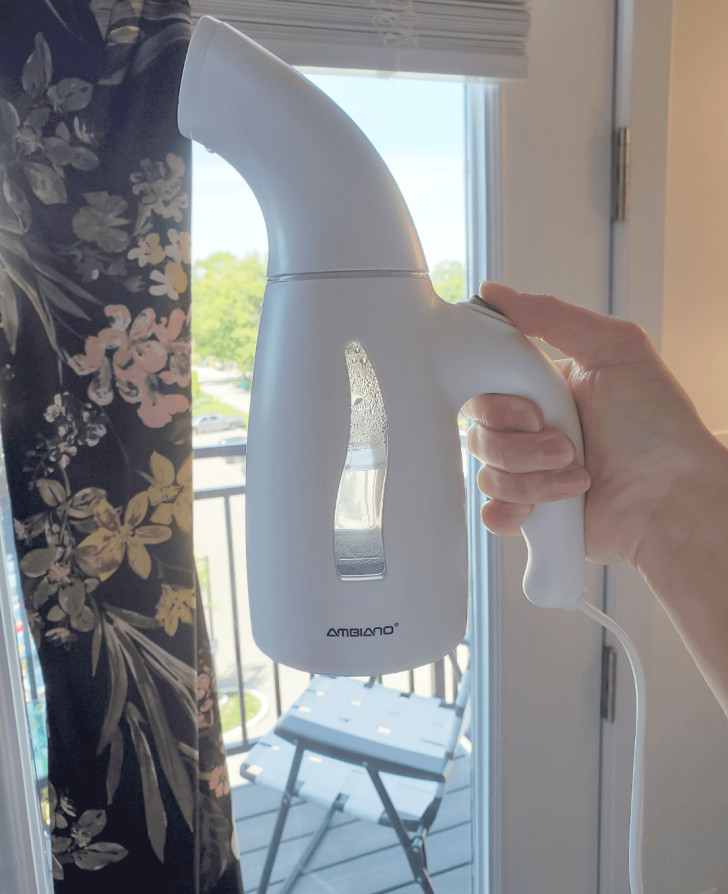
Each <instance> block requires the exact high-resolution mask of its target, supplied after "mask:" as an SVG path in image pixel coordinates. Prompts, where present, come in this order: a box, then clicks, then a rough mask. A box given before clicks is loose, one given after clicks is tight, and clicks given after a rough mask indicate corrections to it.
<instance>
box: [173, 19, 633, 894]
mask: <svg viewBox="0 0 728 894" xmlns="http://www.w3.org/2000/svg"><path fill="white" fill-rule="evenodd" d="M178 122H179V128H180V131H181V132H182V134H184V135H185V136H187V137H189V138H191V139H195V140H198V141H199V142H200V143H202V144H203V145H204V146H206V147H207V148H208V149H210V150H211V151H213V152H215V153H217V154H219V155H220V156H222V157H223V158H224V159H226V160H227V161H228V162H230V164H232V165H233V167H234V168H236V169H237V171H238V172H239V173H240V174H241V176H242V177H243V178H244V179H245V180H246V181H247V182H248V184H249V185H250V187H251V188H252V190H253V192H254V193H255V195H256V198H257V199H258V202H259V204H260V206H261V209H262V212H263V216H264V218H265V223H266V229H267V232H268V242H269V259H268V281H267V285H266V290H265V297H264V301H263V311H262V316H261V322H260V331H259V337H258V346H257V352H256V359H255V371H254V384H253V390H252V396H251V406H250V425H249V432H248V443H247V485H246V538H247V566H248V592H249V599H250V611H251V622H252V629H253V635H254V637H255V640H256V642H257V644H258V645H259V646H260V648H261V649H262V650H263V651H264V652H265V653H266V654H268V655H269V656H270V657H272V658H274V659H275V660H276V661H279V662H281V663H283V664H286V665H289V666H292V667H295V668H299V669H301V670H305V671H309V672H311V673H323V674H331V675H351V676H360V675H367V676H368V675H379V674H386V673H392V672H396V671H401V670H406V669H410V668H413V667H418V666H421V665H423V664H427V663H429V662H432V661H435V660H437V659H439V658H441V657H442V656H443V655H445V654H447V653H449V652H451V651H453V650H454V649H455V648H456V646H457V645H458V644H459V643H460V642H461V641H462V638H463V636H464V633H465V626H466V610H467V592H468V586H467V583H468V582H467V541H466V521H465V501H464V485H463V475H462V457H461V450H460V442H459V438H458V433H457V424H456V423H457V415H458V411H459V409H460V408H461V407H462V405H463V404H464V403H465V402H466V401H467V400H468V399H470V398H471V397H472V396H473V395H475V394H480V393H482V392H484V391H490V392H495V393H506V394H519V395H523V396H525V397H528V398H530V399H531V400H533V401H535V402H536V403H537V404H538V405H539V406H540V407H541V410H542V412H543V415H544V418H545V420H546V422H547V424H549V425H552V426H555V427H557V428H560V429H561V430H562V431H564V432H565V433H566V434H567V435H568V436H569V437H570V438H571V440H572V441H573V442H574V444H575V445H576V449H577V453H578V460H579V461H583V447H582V435H581V428H580V423H579V417H578V414H577V411H576V408H575V405H574V402H573V399H572V397H571V393H570V391H569V389H568V387H567V385H566V383H565V381H564V379H563V377H562V375H561V374H560V373H559V371H558V370H557V369H556V367H555V366H554V365H553V364H552V363H551V361H550V360H549V359H548V358H547V357H546V356H545V355H544V354H543V353H542V352H541V351H540V350H539V349H538V348H537V347H536V346H535V345H534V344H533V343H532V342H531V341H529V340H528V339H527V338H525V337H524V336H523V335H522V334H521V333H520V332H519V331H518V330H517V329H516V328H515V327H514V326H512V325H511V324H510V323H509V322H508V320H507V319H506V318H505V317H504V316H502V315H501V314H500V313H498V312H497V311H495V310H493V309H491V308H489V307H488V306H487V305H486V304H485V303H484V302H482V301H480V299H478V298H474V299H472V300H471V301H470V302H467V303H462V304H459V305H449V304H447V303H445V302H444V301H442V300H441V299H440V298H439V297H438V296H437V295H436V294H435V292H434V290H433V287H432V284H431V282H430V279H429V276H428V272H427V266H426V263H425V259H424V255H423V252H422V248H421V246H420V241H419V238H418V235H417V232H416V230H415V227H414V224H413V222H412V219H411V217H410V214H409V211H408V209H407V206H406V205H405V202H404V199H403V198H402V195H401V194H400V192H399V189H398V187H397V185H396V184H395V182H394V180H393V178H392V176H391V174H390V172H389V170H388V168H387V167H386V165H385V164H384V162H383V161H382V159H381V158H380V157H379V155H378V154H377V152H376V151H375V149H374V148H373V147H372V145H371V144H370V143H369V141H368V140H367V139H366V137H365V136H364V135H363V134H362V133H361V131H360V130H359V128H358V127H357V126H356V125H355V124H354V123H353V122H352V121H351V119H349V118H348V117H347V116H346V115H345V114H344V113H343V112H342V110H341V109H340V108H339V107H338V106H337V105H336V104H335V103H333V102H332V101H331V100H330V99H329V98H328V97H327V96H326V95H325V94H324V93H322V92H321V91H320V90H318V89H317V88H316V87H315V86H314V85H312V84H311V83H310V82H309V81H308V80H307V79H306V78H305V77H303V76H302V75H301V74H299V73H298V72H296V71H295V70H294V69H292V68H290V67H289V66H288V65H286V64H285V63H284V62H282V61H281V60H280V59H278V58H277V57H276V56H274V55H272V54H271V53H269V52H268V51H267V50H265V49H263V48H262V47H260V46H259V45H258V44H256V43H255V42H253V41H252V40H250V39H249V38H247V37H245V36H244V35H242V34H240V33H239V32H238V31H236V30H234V29H233V28H231V27H230V26H228V25H226V24H223V23H221V22H218V21H216V20H215V19H213V18H210V17H203V18H201V19H200V21H199V23H198V25H197V27H196V29H195V32H194V34H193V37H192V41H191V43H190V47H189V50H188V55H187V60H186V62H185V68H184V72H183V75H182V83H181V87H180V97H179V110H178ZM523 533H524V536H525V539H526V542H527V545H528V561H527V565H526V571H525V576H524V580H523V589H524V592H525V594H526V596H527V597H528V599H529V600H530V601H531V602H533V603H535V604H536V605H541V606H547V607H552V608H564V609H567V610H570V609H574V608H581V609H583V610H586V611H587V613H590V614H592V616H593V617H596V618H597V619H598V620H600V621H601V623H606V622H609V619H608V618H606V616H601V617H597V616H598V615H600V614H601V613H599V612H597V610H596V609H592V608H591V606H587V605H586V604H585V603H584V602H583V601H582V590H583V578H584V534H583V499H582V498H581V497H579V498H575V499H569V500H563V501H560V502H554V503H547V504H541V505H539V506H536V507H535V509H534V511H533V513H532V515H531V517H530V518H529V519H528V521H527V522H526V523H525V524H524V526H523ZM595 613H596V614H595ZM633 826H635V827H636V826H637V824H636V823H633ZM637 890H638V889H637V888H636V887H633V891H635V894H636V892H637Z"/></svg>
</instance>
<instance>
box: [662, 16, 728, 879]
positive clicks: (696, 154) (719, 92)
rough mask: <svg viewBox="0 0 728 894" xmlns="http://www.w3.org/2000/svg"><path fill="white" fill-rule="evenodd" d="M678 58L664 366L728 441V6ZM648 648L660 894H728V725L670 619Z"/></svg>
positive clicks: (679, 44) (697, 29)
mask: <svg viewBox="0 0 728 894" xmlns="http://www.w3.org/2000/svg"><path fill="white" fill-rule="evenodd" d="M670 57H671V68H670V92H669V113H668V132H667V170H666V190H665V197H666V201H665V242H664V302H663V307H662V356H663V358H664V359H665V361H666V362H667V364H668V365H669V366H670V368H671V369H672V370H673V372H674V373H675V374H676V376H677V378H678V380H679V381H680V382H681V383H682V384H683V385H684V387H685V388H686V389H687V391H688V393H689V394H690V395H691V397H692V399H693V401H694V402H695V404H696V407H697V408H698V411H699V412H700V414H701V416H702V418H703V420H704V422H705V423H706V424H707V425H708V427H709V428H711V429H712V430H714V431H715V430H719V429H723V430H725V429H728V3H726V2H725V0H673V20H672V45H671V54H670ZM726 443H728V440H727V441H726ZM727 548H728V544H727ZM644 642H645V644H647V643H649V646H648V648H647V652H646V659H647V661H648V662H649V665H650V683H651V707H648V710H650V711H651V717H652V719H651V722H650V726H649V730H650V740H649V742H648V768H649V769H648V777H647V784H648V787H647V808H646V809H647V824H648V825H647V833H646V839H645V848H646V866H645V868H646V874H647V879H648V882H647V884H648V890H650V889H651V890H656V891H660V892H662V894H693V892H702V891H705V890H710V889H712V887H713V886H715V887H716V889H717V891H718V892H719V894H725V892H728V845H727V843H726V842H727V841H728V721H726V718H725V716H724V715H723V713H722V711H721V710H720V708H719V707H718V705H717V703H716V701H715V699H714V698H713V696H712V694H711V693H710V692H709V690H708V688H707V686H706V685H705V683H704V682H703V680H702V678H701V676H700V674H699V673H698V672H697V670H696V669H695V667H694V665H693V663H692V661H691V659H690V658H689V657H688V655H687V652H686V651H685V649H684V648H683V646H682V644H681V642H680V640H679V638H678V637H677V635H676V634H675V632H674V631H673V629H672V627H671V625H670V624H669V622H668V621H667V620H666V619H665V618H664V616H662V614H661V613H656V614H655V615H654V617H653V622H652V624H651V625H650V630H649V634H648V636H646V637H645V640H644ZM726 648H728V643H727V644H726Z"/></svg>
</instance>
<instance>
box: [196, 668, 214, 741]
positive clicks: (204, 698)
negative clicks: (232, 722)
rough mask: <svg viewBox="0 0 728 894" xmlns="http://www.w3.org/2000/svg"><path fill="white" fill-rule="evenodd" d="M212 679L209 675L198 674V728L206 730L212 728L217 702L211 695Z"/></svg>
mask: <svg viewBox="0 0 728 894" xmlns="http://www.w3.org/2000/svg"><path fill="white" fill-rule="evenodd" d="M211 689H212V678H211V677H210V675H209V674H208V673H205V672H203V673H199V674H197V726H198V727H199V728H200V729H205V728H206V727H208V726H212V720H213V716H212V714H213V708H214V707H215V700H214V699H213V698H212V695H211Z"/></svg>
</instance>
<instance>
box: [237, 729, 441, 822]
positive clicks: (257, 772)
mask: <svg viewBox="0 0 728 894" xmlns="http://www.w3.org/2000/svg"><path fill="white" fill-rule="evenodd" d="M295 750H296V747H295V745H293V743H291V742H287V741H286V740H285V739H282V738H281V737H280V736H277V735H276V734H275V733H269V735H267V736H266V737H265V738H264V739H262V740H261V741H260V742H259V743H258V744H257V745H255V746H254V747H253V748H252V749H251V751H250V753H249V754H248V757H247V758H246V760H245V762H244V763H243V765H242V766H241V768H240V773H241V775H242V776H243V777H244V778H245V779H248V780H249V781H250V782H255V783H257V784H258V785H263V786H265V787H266V788H271V789H273V790H274V791H283V790H284V789H285V787H286V780H287V779H288V773H289V771H290V769H291V763H292V761H293V755H294V753H295ZM382 781H383V782H384V785H385V786H386V788H387V791H388V792H389V795H390V797H391V799H392V801H393V803H394V806H395V808H396V809H397V812H398V813H399V814H400V816H401V817H402V821H403V822H404V823H405V825H407V826H408V827H414V826H416V825H417V824H418V823H419V821H420V818H421V817H422V816H423V815H424V813H425V811H426V810H427V809H428V807H429V806H430V805H431V804H432V802H433V800H435V798H436V797H437V796H438V786H439V784H438V783H437V782H433V781H431V780H426V779H409V778H407V777H404V776H397V775H394V774H390V773H382ZM295 793H296V795H297V796H299V797H301V798H303V799H304V800H306V801H309V802H311V803H314V804H320V805H321V806H323V807H328V806H329V805H330V804H333V803H334V802H335V801H336V800H337V799H339V800H338V803H337V808H338V809H339V810H341V811H342V813H346V814H349V815H351V816H355V817H357V818H358V819H364V820H367V821H369V822H372V823H381V824H382V825H389V821H388V819H387V814H386V811H384V809H383V808H382V802H381V799H380V798H379V795H378V794H377V792H376V789H375V788H374V785H373V784H372V781H371V779H370V778H369V774H368V773H367V771H366V770H365V769H364V768H363V767H361V766H356V765H353V764H350V763H346V762H344V761H339V760H336V759H334V758H331V757H326V756H323V755H320V754H315V753H313V752H307V753H306V754H305V755H304V757H303V761H302V762H301V769H300V770H299V773H298V780H297V784H296V792H295Z"/></svg>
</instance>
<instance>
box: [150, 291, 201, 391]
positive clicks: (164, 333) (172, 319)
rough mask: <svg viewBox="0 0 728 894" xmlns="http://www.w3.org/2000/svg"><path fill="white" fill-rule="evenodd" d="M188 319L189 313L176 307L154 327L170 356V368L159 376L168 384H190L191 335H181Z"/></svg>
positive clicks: (182, 385) (184, 386)
mask: <svg viewBox="0 0 728 894" xmlns="http://www.w3.org/2000/svg"><path fill="white" fill-rule="evenodd" d="M186 320H187V314H186V313H185V312H184V311H183V310H182V309H181V308H179V307H175V309H174V310H173V311H172V313H171V314H170V315H169V320H167V319H166V318H165V317H162V320H161V322H159V323H157V325H156V326H155V327H154V334H155V335H156V336H157V340H158V341H159V343H160V344H161V345H164V348H165V350H166V351H167V355H168V357H169V369H168V370H165V372H163V373H160V376H159V378H160V379H161V380H162V381H163V382H164V383H165V384H166V385H179V386H180V388H186V387H187V386H188V385H189V384H190V378H191V374H192V364H191V358H190V353H191V352H190V339H189V336H187V337H185V338H180V337H179V335H180V333H181V332H182V327H183V326H184V324H185V322H186Z"/></svg>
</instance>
